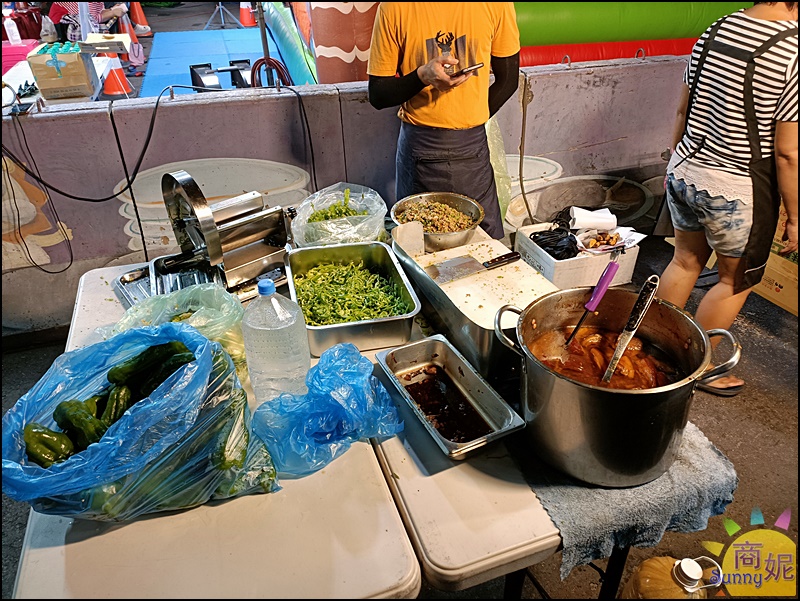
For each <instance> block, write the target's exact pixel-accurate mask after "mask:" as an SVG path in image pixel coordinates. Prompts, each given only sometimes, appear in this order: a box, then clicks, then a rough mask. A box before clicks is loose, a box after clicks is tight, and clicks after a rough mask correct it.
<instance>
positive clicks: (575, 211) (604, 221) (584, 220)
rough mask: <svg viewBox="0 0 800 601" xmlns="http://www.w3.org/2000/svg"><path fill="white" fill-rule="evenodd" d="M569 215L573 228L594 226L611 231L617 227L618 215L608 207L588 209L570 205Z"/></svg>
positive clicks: (580, 228)
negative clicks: (594, 209) (595, 209)
mask: <svg viewBox="0 0 800 601" xmlns="http://www.w3.org/2000/svg"><path fill="white" fill-rule="evenodd" d="M569 217H570V220H569V228H570V229H571V230H582V229H585V228H593V229H596V230H601V231H611V230H613V229H614V228H615V227H617V217H616V215H614V214H613V213H612V212H611V211H610V210H608V209H607V208H606V209H598V210H597V211H587V210H586V209H582V208H580V207H570V210H569Z"/></svg>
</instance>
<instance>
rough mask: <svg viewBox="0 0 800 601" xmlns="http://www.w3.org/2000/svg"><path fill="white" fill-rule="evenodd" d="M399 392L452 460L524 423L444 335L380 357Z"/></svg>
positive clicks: (399, 348) (379, 355)
mask: <svg viewBox="0 0 800 601" xmlns="http://www.w3.org/2000/svg"><path fill="white" fill-rule="evenodd" d="M375 358H376V360H377V362H378V364H379V365H380V366H381V368H382V369H383V370H384V371H385V372H386V374H387V376H388V378H389V380H390V381H391V382H392V384H394V386H395V388H397V390H398V392H399V393H400V396H402V397H403V399H404V400H405V402H406V403H407V404H408V405H409V407H411V409H412V410H413V412H414V414H415V415H416V416H417V417H418V418H419V420H420V421H421V422H422V424H423V425H424V426H425V429H426V430H427V431H428V432H429V433H430V435H431V436H432V437H433V439H434V440H435V441H436V444H437V445H438V446H439V448H440V449H441V450H442V452H444V454H445V455H447V456H448V457H450V458H451V459H464V458H466V457H467V456H468V455H470V454H472V453H473V452H474V451H476V450H478V449H480V448H482V447H484V446H485V445H487V444H489V443H491V442H492V441H494V440H497V439H498V438H501V437H503V436H505V435H506V434H509V433H511V432H514V431H515V430H518V429H520V428H522V427H524V426H525V422H524V421H523V420H522V418H521V417H520V416H519V415H517V414H516V412H515V411H514V410H513V409H512V408H511V407H510V406H509V405H508V404H507V403H506V402H505V401H504V400H503V398H502V397H500V395H498V394H497V392H495V391H494V390H493V389H492V388H491V386H489V384H488V383H487V382H486V380H484V379H483V378H482V377H481V376H480V374H478V372H477V371H476V370H475V369H474V368H473V367H472V366H471V365H470V364H469V363H468V362H467V360H466V359H464V357H463V356H462V355H461V353H459V352H458V351H457V350H456V349H455V347H454V346H453V345H452V344H450V342H449V341H448V340H447V338H445V337H444V336H442V335H441V334H436V335H434V336H429V337H428V338H424V339H422V340H417V341H415V342H411V343H409V344H407V345H404V346H401V347H397V348H394V349H389V350H384V351H380V352H378V353H377V354H376V356H375Z"/></svg>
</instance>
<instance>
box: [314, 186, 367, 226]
mask: <svg viewBox="0 0 800 601" xmlns="http://www.w3.org/2000/svg"><path fill="white" fill-rule="evenodd" d="M311 208H312V209H313V208H314V205H313V204H312V205H311ZM366 214H367V211H366V209H365V210H363V211H357V210H355V209H352V208H350V188H345V190H344V200H342V201H339V202H337V203H334V204H332V205H331V206H329V207H328V208H327V209H320V210H319V211H314V212H313V213H311V215H309V216H308V223H314V222H315V221H328V220H330V219H339V218H341V217H353V216H355V215H366Z"/></svg>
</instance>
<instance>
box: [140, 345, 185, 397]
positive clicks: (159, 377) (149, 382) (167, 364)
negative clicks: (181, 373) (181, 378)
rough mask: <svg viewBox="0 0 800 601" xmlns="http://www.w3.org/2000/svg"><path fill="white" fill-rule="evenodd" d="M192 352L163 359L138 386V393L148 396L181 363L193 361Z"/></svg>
mask: <svg viewBox="0 0 800 601" xmlns="http://www.w3.org/2000/svg"><path fill="white" fill-rule="evenodd" d="M194 359H195V357H194V354H193V353H191V352H185V353H177V354H175V355H172V356H171V357H170V358H169V359H167V360H166V361H164V364H163V365H162V366H161V367H159V368H157V369H156V370H155V372H154V373H153V375H152V376H150V377H149V378H147V379H146V380H145V381H144V383H143V384H142V385H141V386H140V387H139V395H140V396H141V397H142V398H146V397H149V396H150V395H151V394H152V392H153V391H154V390H155V389H156V388H158V387H159V386H161V384H162V383H163V382H164V380H166V379H167V378H168V377H170V376H171V375H172V374H173V373H174V372H175V371H176V370H177V369H178V368H179V367H180V366H181V365H185V364H187V363H190V362H192V361H194Z"/></svg>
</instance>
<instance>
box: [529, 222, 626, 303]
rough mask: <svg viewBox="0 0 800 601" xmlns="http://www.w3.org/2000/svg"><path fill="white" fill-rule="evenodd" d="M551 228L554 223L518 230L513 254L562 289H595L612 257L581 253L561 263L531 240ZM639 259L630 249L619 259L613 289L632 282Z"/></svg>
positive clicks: (609, 254)
mask: <svg viewBox="0 0 800 601" xmlns="http://www.w3.org/2000/svg"><path fill="white" fill-rule="evenodd" d="M552 226H553V224H552V223H537V224H535V225H526V226H523V227H521V228H519V229H518V230H517V234H516V239H515V241H514V250H516V251H517V252H518V253H519V254H520V255H521V256H522V259H523V261H525V262H526V263H528V264H529V265H530V266H532V267H533V268H534V269H537V270H538V271H539V272H540V273H541V274H542V275H543V276H544V277H546V278H547V279H548V280H550V281H551V282H553V284H555V285H556V286H557V287H558V288H559V289H562V290H563V289H566V288H580V287H582V286H595V285H596V284H597V280H599V279H600V276H601V275H603V270H604V269H605V268H606V265H608V262H609V261H610V260H611V253H610V252H609V253H604V254H602V255H595V254H592V253H588V252H586V251H582V252H581V253H580V254H578V255H577V256H575V257H573V258H571V259H563V260H560V261H559V260H557V259H556V258H554V257H553V256H552V255H550V254H549V253H548V252H547V251H545V250H544V249H543V248H542V247H540V246H539V245H538V244H536V243H535V242H534V241H533V240H531V239H530V235H531V233H533V232H541V231H545V230H549V229H550V228H551V227H552ZM638 256H639V247H638V246H634V247H632V248H628V249H626V250H625V252H624V253H622V254H621V255H620V257H619V261H618V262H619V269H618V270H617V273H616V275H614V279H613V280H611V286H619V285H620V284H627V283H628V282H630V281H631V278H632V276H633V268H634V267H635V266H636V258H637V257H638Z"/></svg>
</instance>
